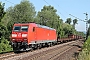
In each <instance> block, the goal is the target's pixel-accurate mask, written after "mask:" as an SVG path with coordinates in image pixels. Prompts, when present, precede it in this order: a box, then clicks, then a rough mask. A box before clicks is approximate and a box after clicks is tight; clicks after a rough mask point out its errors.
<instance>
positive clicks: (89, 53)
mask: <svg viewBox="0 0 90 60" xmlns="http://www.w3.org/2000/svg"><path fill="white" fill-rule="evenodd" d="M78 57H79V58H78V60H90V36H89V37H88V39H87V40H86V42H85V43H84V46H83V50H82V52H80V54H79V56H78Z"/></svg>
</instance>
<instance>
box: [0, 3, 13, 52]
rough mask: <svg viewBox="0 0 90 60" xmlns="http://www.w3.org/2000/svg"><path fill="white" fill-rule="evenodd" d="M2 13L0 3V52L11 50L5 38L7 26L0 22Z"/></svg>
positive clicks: (3, 12)
mask: <svg viewBox="0 0 90 60" xmlns="http://www.w3.org/2000/svg"><path fill="white" fill-rule="evenodd" d="M4 15H5V11H4V4H1V3H0V53H1V52H6V51H11V50H12V49H11V46H10V45H9V41H8V40H7V39H6V38H7V35H8V30H7V27H6V26H4V24H5V23H2V19H3V17H4Z"/></svg>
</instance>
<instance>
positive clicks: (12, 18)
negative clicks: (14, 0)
mask: <svg viewBox="0 0 90 60" xmlns="http://www.w3.org/2000/svg"><path fill="white" fill-rule="evenodd" d="M4 5H5V4H2V3H0V53H1V52H7V51H12V48H11V46H10V45H9V42H10V38H9V37H10V34H11V31H12V26H13V24H14V23H27V22H35V23H38V24H41V25H46V26H49V27H51V28H55V29H56V30H57V35H58V37H60V38H64V37H67V36H68V34H76V35H81V36H82V35H84V34H83V33H82V32H77V31H76V30H75V24H76V23H77V20H76V19H74V20H73V21H72V19H71V18H67V19H66V23H64V22H63V20H62V19H61V18H60V16H59V15H58V14H57V10H56V9H55V8H54V7H53V6H51V5H49V6H46V5H45V6H44V7H43V8H42V9H41V11H38V13H37V14H36V11H35V7H34V6H33V4H32V3H30V2H29V0H22V1H21V2H20V4H17V5H15V6H14V7H9V8H8V9H7V10H6V11H4ZM71 22H73V25H72V24H71Z"/></svg>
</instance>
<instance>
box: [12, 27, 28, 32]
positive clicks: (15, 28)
mask: <svg viewBox="0 0 90 60" xmlns="http://www.w3.org/2000/svg"><path fill="white" fill-rule="evenodd" d="M14 31H17V32H19V31H25V32H27V31H28V26H14Z"/></svg>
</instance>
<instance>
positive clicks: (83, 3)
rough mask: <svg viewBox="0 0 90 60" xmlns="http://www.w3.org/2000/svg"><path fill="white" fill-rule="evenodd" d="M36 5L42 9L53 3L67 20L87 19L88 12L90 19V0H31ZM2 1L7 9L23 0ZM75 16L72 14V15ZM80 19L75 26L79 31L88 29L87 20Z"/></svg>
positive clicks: (60, 14) (38, 8) (38, 9)
mask: <svg viewBox="0 0 90 60" xmlns="http://www.w3.org/2000/svg"><path fill="white" fill-rule="evenodd" d="M29 1H30V3H32V4H33V5H34V7H35V10H36V11H37V12H38V11H40V10H41V9H42V8H43V6H44V5H46V6H48V5H51V6H53V7H54V8H55V9H56V10H57V14H58V15H59V16H60V18H61V19H63V20H64V21H66V19H67V18H71V19H72V20H73V19H75V17H77V18H79V19H82V20H85V19H86V15H85V14H84V13H86V12H87V13H88V19H90V9H89V6H90V0H29ZM0 2H2V3H5V10H6V9H8V7H11V6H15V5H16V4H19V3H20V2H21V0H0ZM69 14H71V15H73V16H75V17H73V16H71V15H69ZM79 19H78V24H77V25H76V26H75V29H76V30H77V31H86V22H83V21H80V20H79Z"/></svg>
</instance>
